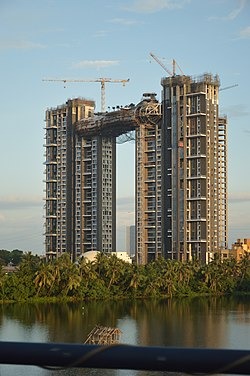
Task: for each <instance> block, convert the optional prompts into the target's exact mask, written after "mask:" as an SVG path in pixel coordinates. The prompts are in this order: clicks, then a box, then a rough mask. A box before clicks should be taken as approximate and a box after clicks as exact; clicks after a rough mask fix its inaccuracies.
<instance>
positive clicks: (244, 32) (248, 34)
mask: <svg viewBox="0 0 250 376" xmlns="http://www.w3.org/2000/svg"><path fill="white" fill-rule="evenodd" d="M238 36H239V39H250V26H247V27H245V28H244V29H241V30H240V32H239V35H238Z"/></svg>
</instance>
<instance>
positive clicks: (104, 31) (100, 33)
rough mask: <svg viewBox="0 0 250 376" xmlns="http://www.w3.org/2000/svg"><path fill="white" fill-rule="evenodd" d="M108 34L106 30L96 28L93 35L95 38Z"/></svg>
mask: <svg viewBox="0 0 250 376" xmlns="http://www.w3.org/2000/svg"><path fill="white" fill-rule="evenodd" d="M108 34H109V32H108V31H107V30H98V31H96V32H95V34H94V37H96V38H103V37H106V36H107V35H108Z"/></svg>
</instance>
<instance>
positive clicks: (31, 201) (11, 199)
mask: <svg viewBox="0 0 250 376" xmlns="http://www.w3.org/2000/svg"><path fill="white" fill-rule="evenodd" d="M42 205H43V201H42V198H41V197H21V196H3V197H0V210H11V209H23V208H31V207H42Z"/></svg>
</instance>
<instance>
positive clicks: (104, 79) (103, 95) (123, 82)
mask: <svg viewBox="0 0 250 376" xmlns="http://www.w3.org/2000/svg"><path fill="white" fill-rule="evenodd" d="M43 81H58V82H64V83H66V82H100V83H101V111H102V112H105V107H106V105H105V84H106V83H107V82H111V83H122V85H123V86H125V84H126V83H127V82H129V78H128V79H119V80H114V79H112V78H96V79H80V80H78V79H72V80H71V79H60V78H58V79H57V78H46V79H43Z"/></svg>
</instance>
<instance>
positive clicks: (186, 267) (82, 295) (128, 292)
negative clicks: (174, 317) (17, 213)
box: [0, 252, 250, 301]
mask: <svg viewBox="0 0 250 376" xmlns="http://www.w3.org/2000/svg"><path fill="white" fill-rule="evenodd" d="M235 292H244V293H245V292H248V293H250V259H249V257H248V256H247V255H246V256H245V257H244V258H243V259H242V260H241V261H240V262H238V263H237V262H236V261H235V259H228V260H225V261H224V262H223V263H222V262H221V261H220V259H219V257H215V259H214V260H213V261H212V262H211V263H209V264H208V265H200V263H199V262H198V261H196V262H188V263H181V262H178V261H170V260H164V259H159V260H157V261H154V262H151V263H149V264H148V265H145V266H141V265H135V264H128V263H126V262H124V261H122V260H120V259H118V258H117V257H116V256H106V255H104V254H101V253H100V254H98V256H97V258H96V260H95V261H94V262H89V261H86V259H84V258H82V259H81V260H79V262H77V263H72V262H71V260H70V257H69V255H68V254H64V255H62V256H61V257H60V258H58V259H57V260H54V261H51V262H45V261H44V260H41V259H40V258H39V257H37V256H33V255H32V254H31V253H30V252H29V253H25V254H23V255H22V261H21V263H20V265H19V266H18V268H17V270H16V271H15V272H14V273H13V272H12V273H6V272H5V271H4V269H3V267H2V269H1V274H0V299H1V300H2V301H27V300H30V299H41V298H42V299H44V300H47V299H53V298H59V299H78V300H80V299H113V298H151V297H154V298H158V297H159V298H160V297H173V296H192V295H197V294H213V295H220V294H233V293H235Z"/></svg>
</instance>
